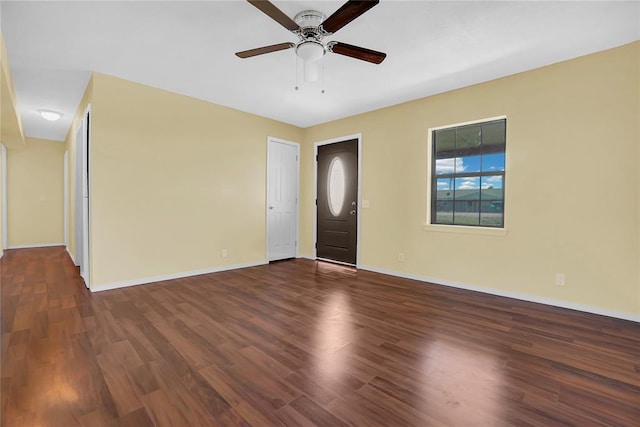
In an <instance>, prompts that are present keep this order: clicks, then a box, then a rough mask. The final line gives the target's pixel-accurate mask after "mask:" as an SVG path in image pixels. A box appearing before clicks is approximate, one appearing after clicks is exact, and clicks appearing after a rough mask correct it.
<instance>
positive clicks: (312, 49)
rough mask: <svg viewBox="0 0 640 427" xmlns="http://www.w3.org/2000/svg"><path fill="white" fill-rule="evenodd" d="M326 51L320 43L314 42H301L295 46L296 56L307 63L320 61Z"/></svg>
mask: <svg viewBox="0 0 640 427" xmlns="http://www.w3.org/2000/svg"><path fill="white" fill-rule="evenodd" d="M325 53H326V49H325V48H324V46H323V45H322V43H320V42H317V41H315V40H303V41H301V42H300V43H298V45H297V46H296V55H298V57H300V58H302V60H303V61H304V62H305V63H307V62H316V61H319V60H321V59H322V57H323V56H324V54H325Z"/></svg>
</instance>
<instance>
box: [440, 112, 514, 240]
mask: <svg viewBox="0 0 640 427" xmlns="http://www.w3.org/2000/svg"><path fill="white" fill-rule="evenodd" d="M506 122H507V121H506V119H499V120H490V121H486V122H482V123H473V124H466V125H461V126H452V127H447V128H440V129H436V130H433V131H432V134H431V140H432V153H431V219H430V220H431V224H441V225H464V226H477V227H495V228H503V227H504V181H505V174H504V171H505V146H506Z"/></svg>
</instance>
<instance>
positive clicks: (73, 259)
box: [65, 247, 78, 267]
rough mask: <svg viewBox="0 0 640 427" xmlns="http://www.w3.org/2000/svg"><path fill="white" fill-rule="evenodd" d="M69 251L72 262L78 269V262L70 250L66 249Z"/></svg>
mask: <svg viewBox="0 0 640 427" xmlns="http://www.w3.org/2000/svg"><path fill="white" fill-rule="evenodd" d="M65 249H66V250H67V254H69V258H71V261H73V265H75V266H76V267H78V263H77V262H76V259H75V258H74V257H73V255H72V254H71V251H69V248H68V247H66V248H65Z"/></svg>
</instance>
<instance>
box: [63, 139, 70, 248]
mask: <svg viewBox="0 0 640 427" xmlns="http://www.w3.org/2000/svg"><path fill="white" fill-rule="evenodd" d="M63 183H64V184H63V185H64V189H63V194H64V207H63V210H64V217H63V221H64V239H63V240H64V248H65V249H66V250H67V251H68V250H69V150H66V151H65V152H64V177H63Z"/></svg>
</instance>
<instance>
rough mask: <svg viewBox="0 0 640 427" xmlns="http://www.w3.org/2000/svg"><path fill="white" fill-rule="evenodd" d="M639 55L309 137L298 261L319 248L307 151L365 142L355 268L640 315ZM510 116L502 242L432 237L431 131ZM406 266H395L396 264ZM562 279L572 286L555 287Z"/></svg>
mask: <svg viewBox="0 0 640 427" xmlns="http://www.w3.org/2000/svg"><path fill="white" fill-rule="evenodd" d="M639 50H640V43H635V44H631V45H627V46H623V47H620V48H617V49H612V50H608V51H604V52H600V53H597V54H594V55H589V56H585V57H582V58H578V59H575V60H571V61H567V62H563V63H559V64H555V65H552V66H548V67H544V68H541V69H537V70H533V71H529V72H525V73H522V74H517V75H514V76H510V77H507V78H502V79H499V80H495V81H491V82H488V83H484V84H480V85H476V86H472V87H468V88H464V89H460V90H456V91H452V92H448V93H445V94H441V95H437V96H432V97H429V98H424V99H420V100H417V101H413V102H409V103H405V104H401V105H397V106H394V107H390V108H386V109H382V110H378V111H374V112H371V113H367V114H362V115H359V116H355V117H351V118H347V119H343V120H338V121H335V122H332V123H328V124H324V125H320V126H316V127H312V128H308V129H306V130H305V135H304V140H305V143H304V147H303V151H302V153H303V154H302V165H301V168H302V171H303V172H302V173H303V176H302V181H301V186H302V197H301V200H303V206H302V218H301V245H302V246H301V251H302V253H303V254H306V255H311V253H312V239H313V237H312V236H313V229H312V220H313V143H314V142H317V141H322V140H326V139H331V138H335V137H339V136H342V135H350V134H354V133H362V136H363V152H362V198H363V199H365V200H369V201H370V206H371V207H370V208H369V209H363V210H361V218H362V221H361V231H362V233H361V264H362V265H364V266H371V267H374V268H377V269H386V270H391V271H395V272H400V273H401V274H408V275H418V276H422V277H429V278H433V279H436V280H438V281H440V282H457V283H461V284H465V285H469V286H477V287H480V288H483V289H490V290H493V291H497V292H502V293H509V294H520V295H527V296H534V297H537V298H538V299H549V300H555V301H564V302H567V303H570V304H573V305H583V306H589V307H596V308H599V309H602V310H609V311H616V312H620V313H631V314H632V315H634V314H635V315H636V316H637V315H640V281H639V271H638V264H639V263H638V260H639V256H640V251H639V244H640V238H639V236H640V234H639V233H640V208H639V206H640V200H639V198H640V176H639V174H638V169H639V168H638V159H639V155H640V153H639V146H640V132H639V126H638V122H639V117H640V108H639V105H638V101H639V87H640V86H639V81H638V80H639V75H640V70H639V61H640V54H639ZM499 115H506V116H507V170H506V185H505V189H506V227H507V228H508V234H507V235H506V236H502V237H500V236H483V235H477V234H467V233H443V232H434V231H427V230H425V229H424V228H423V226H424V225H425V222H426V203H427V200H426V191H427V172H426V170H427V169H426V161H427V134H428V132H427V129H428V128H430V127H437V126H443V125H448V124H455V123H460V122H466V121H470V120H476V119H482V118H488V117H494V116H499ZM399 252H402V253H404V254H405V257H406V261H405V262H400V261H399V260H398V253H399ZM556 272H561V273H565V274H566V281H567V282H566V286H564V287H559V286H556V285H555V274H556Z"/></svg>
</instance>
